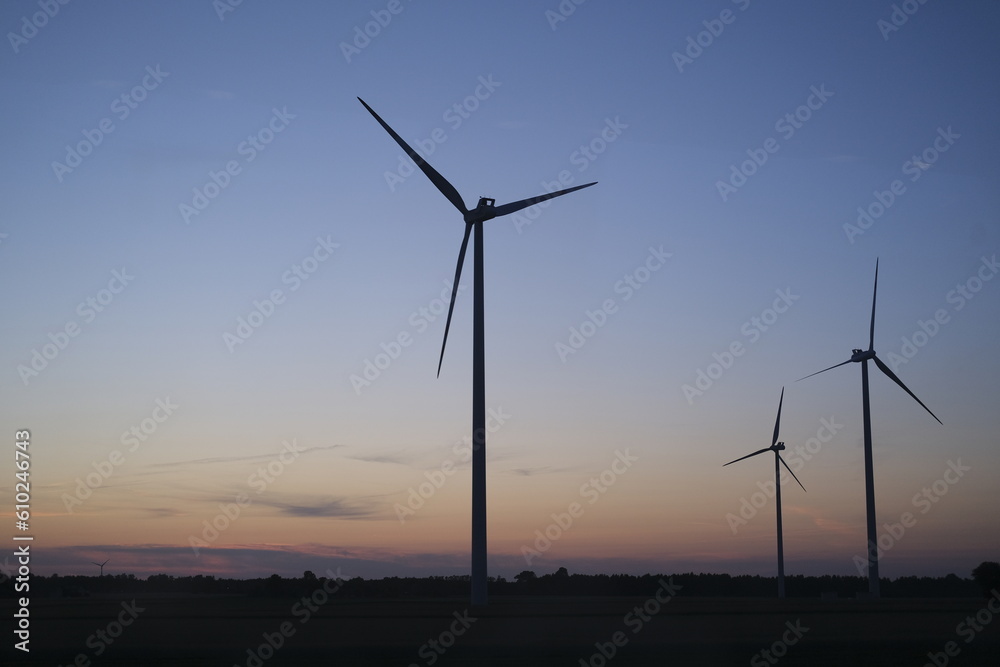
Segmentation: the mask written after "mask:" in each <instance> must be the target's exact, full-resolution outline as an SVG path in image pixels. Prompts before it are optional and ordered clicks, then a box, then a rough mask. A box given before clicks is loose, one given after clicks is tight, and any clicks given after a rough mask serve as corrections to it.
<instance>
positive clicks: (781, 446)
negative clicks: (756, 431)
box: [774, 442, 785, 452]
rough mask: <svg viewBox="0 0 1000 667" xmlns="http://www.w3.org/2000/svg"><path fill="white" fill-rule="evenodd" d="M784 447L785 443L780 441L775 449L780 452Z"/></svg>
mask: <svg viewBox="0 0 1000 667" xmlns="http://www.w3.org/2000/svg"><path fill="white" fill-rule="evenodd" d="M784 448H785V443H783V442H779V443H777V444H776V445H775V446H774V451H776V452H780V451H781V450H782V449H784Z"/></svg>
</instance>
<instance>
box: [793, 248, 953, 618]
mask: <svg viewBox="0 0 1000 667" xmlns="http://www.w3.org/2000/svg"><path fill="white" fill-rule="evenodd" d="M877 296H878V259H876V260H875V288H874V290H873V291H872V321H871V328H870V330H869V336H868V349H867V350H852V351H851V352H852V354H851V358H850V359H848V360H847V361H843V362H841V363H839V364H834V365H833V366H830V368H824V369H823V370H821V371H816V372H815V373H811V374H810V375H807V376H806V377H803V378H799V380H805V379H806V378H810V377H812V376H813V375H819V374H820V373H825V372H826V371H828V370H831V369H834V368H837V367H838V366H843V365H844V364H849V363H851V362H852V361H853V362H857V363H860V364H861V398H862V417H863V419H864V431H865V505H866V508H867V514H868V593H869V595H871V596H872V597H874V598H877V597H879V595H880V593H879V580H878V534H877V529H876V527H875V480H874V478H873V467H872V418H871V404H870V402H869V400H868V360H869V359H871V360H872V361H874V362H875V365H876V366H878V369H879V370H880V371H882V372H883V373H885V375H886V377H888V378H889V379H890V380H892V381H893V382H895V383H896V384H898V385H899V386H900V388H902V390H903V391H905V392H906V393H907V394H909V395H910V396H911V397H912V398H913V400H915V401H916V402H917V403H920V407H922V408H923V409H924V410H926V411H927V412H928V413H929V414H930V416H931V417H934V419H935V420H936V421H937V423H938V424H940V423H941V420H940V419H938V418H937V415H935V414H934V413H933V412H931V409H930V408H928V407H927V406H926V405H924V403H923V401H921V400H920V399H919V398H917V395H916V394H914V393H913V392H912V391H910V390H909V388H907V386H906V385H905V384H903V381H902V380H900V379H899V378H898V377H896V374H895V373H893V372H892V371H891V370H890V369H889V367H888V366H886V365H885V364H884V363H882V360H881V359H879V358H878V357H877V356H876V355H875V300H876V297H877ZM799 380H796V382H798V381H799Z"/></svg>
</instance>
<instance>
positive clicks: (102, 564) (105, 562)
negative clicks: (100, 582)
mask: <svg viewBox="0 0 1000 667" xmlns="http://www.w3.org/2000/svg"><path fill="white" fill-rule="evenodd" d="M109 560H111V559H110V558H108V559H107V560H105V561H104V562H103V563H94V561H90V562H91V563H94V565H96V566H98V567H99V568H101V576H102V577H103V576H104V566H105V565H107V564H108V561H109Z"/></svg>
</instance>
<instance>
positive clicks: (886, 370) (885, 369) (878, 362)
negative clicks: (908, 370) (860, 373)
mask: <svg viewBox="0 0 1000 667" xmlns="http://www.w3.org/2000/svg"><path fill="white" fill-rule="evenodd" d="M872 361H874V362H875V365H876V366H878V367H879V370H881V371H882V372H883V373H885V374H886V375H887V376H889V379H890V380H892V381H893V382H895V383H896V384H898V385H899V386H900V387H902V388H903V391H905V392H906V393H907V394H909V395H910V396H912V397H913V400H915V401H916V402H917V403H919V404H920V406H921V407H922V408H923V409H924V410H926V411H927V412H930V415H931V417H934V419H937V423H938V424H941V425H942V426H943V425H944V424H942V423H941V420H940V419H938V418H937V415H936V414H934V413H933V412H931V409H930V408H929V407H927V406H926V405H924V402H923V401H921V400H920V399H919V398H917V395H916V394H914V393H913V392H912V391H910V390H909V389H908V388H907V386H906V385H905V384H903V381H902V380H900V379H899V378H898V377H896V374H895V373H893V372H892V371H891V370H890V369H889V367H888V366H886V365H885V364H883V363H882V360H881V359H879V358H878V357H872Z"/></svg>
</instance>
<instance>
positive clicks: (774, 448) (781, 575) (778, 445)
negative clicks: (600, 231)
mask: <svg viewBox="0 0 1000 667" xmlns="http://www.w3.org/2000/svg"><path fill="white" fill-rule="evenodd" d="M784 400H785V388H784V387H782V388H781V397H780V398H779V399H778V417H777V419H775V420H774V437H772V438H771V446H770V447H765V448H764V449H759V450H757V451H756V452H754V453H753V454H747V455H746V456H741V457H740V458H738V459H735V460H733V461H730V462H729V463H726V464H724V465H723V466H722V467H723V468H725V467H726V466H727V465H730V464H733V463H736V461H742V460H743V459H748V458H750V457H751V456H757V455H758V454H763V453H764V452H774V494H775V496H774V497H775V501H776V504H777V514H778V597H779V598H783V597H785V548H784V543H783V542H782V539H781V468H779V467H778V464H779V463H780V464H781V465H783V466H785V468H788V472H790V473H792V477H795V473H794V472H792V469H791V468H789V467H788V464H787V463H785V459H783V458H781V454H780V453H779V452H780V451H781V450H783V449H784V448H785V443H783V442H778V425H779V424H780V423H781V403H782V402H783V401H784ZM795 481H796V482H799V478H798V477H795ZM799 486H802V482H799ZM802 490H803V491H805V490H806V487H804V486H802Z"/></svg>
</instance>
